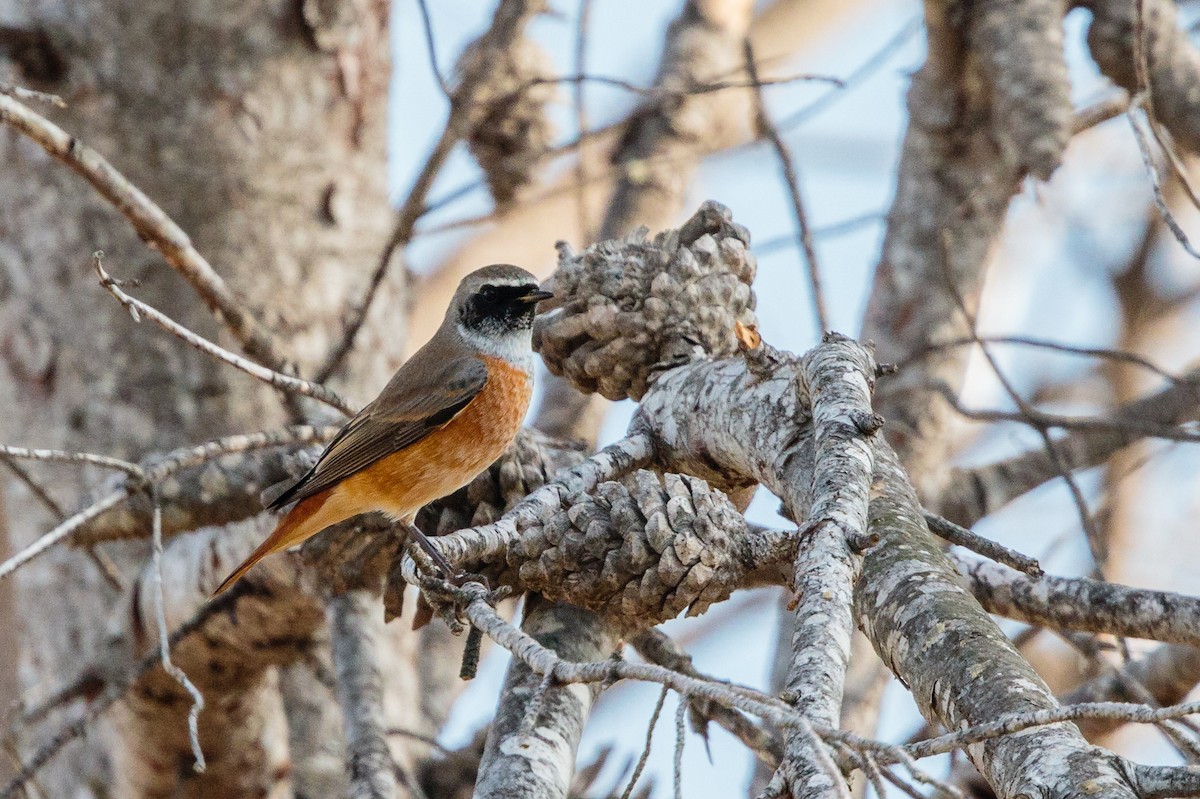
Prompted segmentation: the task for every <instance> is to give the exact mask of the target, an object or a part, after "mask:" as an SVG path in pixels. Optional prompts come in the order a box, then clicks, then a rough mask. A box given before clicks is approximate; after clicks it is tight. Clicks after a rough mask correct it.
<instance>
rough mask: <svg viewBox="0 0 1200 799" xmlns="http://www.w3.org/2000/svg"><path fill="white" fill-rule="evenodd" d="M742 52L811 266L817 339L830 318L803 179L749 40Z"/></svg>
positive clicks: (758, 117) (758, 118) (759, 117)
mask: <svg viewBox="0 0 1200 799" xmlns="http://www.w3.org/2000/svg"><path fill="white" fill-rule="evenodd" d="M743 48H744V50H745V54H746V71H747V72H748V73H749V74H750V82H751V84H753V86H754V101H755V119H756V122H757V126H758V131H759V135H761V136H764V137H766V139H767V140H768V141H769V142H770V143H771V146H772V147H773V148H774V149H775V155H776V156H777V157H778V158H779V165H780V167H781V168H782V170H783V181H784V184H785V187H786V188H787V191H788V197H789V198H790V199H791V201H792V211H793V212H794V213H795V215H796V236H797V238H798V239H799V240H800V249H801V250H802V251H803V252H804V260H805V261H806V262H807V263H808V283H809V290H810V291H811V292H812V302H813V313H814V315H815V316H816V322H817V339H818V340H819V339H820V338H821V336H823V335H824V334H825V331H826V330H829V329H830V327H829V314H828V312H827V311H826V309H825V293H824V292H823V291H822V289H821V268H820V264H819V263H818V261H817V249H816V247H815V246H814V245H813V234H812V228H811V227H810V226H809V223H808V213H807V212H806V211H805V210H804V199H803V198H802V197H801V195H800V179H799V177H798V176H797V174H796V165H795V163H794V162H793V160H792V156H791V153H789V152H788V149H787V145H786V144H784V142H783V138H782V137H780V135H779V130H778V129H777V128H776V127H775V124H774V123H773V122H771V117H770V115H769V114H768V113H767V105H766V101H765V100H764V99H763V92H762V87H763V82H762V81H761V80H760V79H759V76H758V66H757V65H756V63H755V60H754V48H753V46H752V45H751V44H750V39H749V38H747V39H746V41H745V43H744V45H743Z"/></svg>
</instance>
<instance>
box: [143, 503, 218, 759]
mask: <svg viewBox="0 0 1200 799" xmlns="http://www.w3.org/2000/svg"><path fill="white" fill-rule="evenodd" d="M150 494H151V499H152V501H153V503H154V524H153V538H152V540H153V546H154V621H155V624H157V625H158V658H159V661H160V662H161V663H162V667H163V671H165V672H166V673H167V674H170V675H171V677H173V678H174V679H175V682H177V683H179V684H180V685H181V686H183V689H184V690H185V691H187V692H188V694H190V695H191V697H192V706H191V707H190V708H189V709H188V720H187V725H188V740H189V741H191V744H192V757H193V758H194V762H193V763H192V768H193V769H194V770H195V771H196V773H197V774H203V773H204V769H205V768H206V766H205V763H204V751H203V750H202V749H201V748H200V711H202V710H204V695H203V694H202V693H200V689H199V688H197V687H196V685H195V684H194V683H193V682H192V681H191V680H189V679H188V676H187V675H186V674H184V673H183V669H181V668H179V667H178V666H176V665H175V663H174V662H172V660H171V637H170V635H169V634H168V631H167V610H166V600H165V599H164V598H163V567H162V559H163V535H162V503H161V502H160V501H159V497H158V487H157V486H155V487H154V488H152V489H151V491H150Z"/></svg>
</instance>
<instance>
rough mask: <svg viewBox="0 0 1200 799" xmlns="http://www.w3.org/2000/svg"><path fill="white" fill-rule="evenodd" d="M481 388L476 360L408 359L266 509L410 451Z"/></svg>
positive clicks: (483, 373) (481, 369) (483, 370)
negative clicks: (382, 388)
mask: <svg viewBox="0 0 1200 799" xmlns="http://www.w3.org/2000/svg"><path fill="white" fill-rule="evenodd" d="M422 354H423V353H422ZM420 361H424V362H423V363H422V362H420ZM485 383H487V366H486V365H485V364H484V363H483V361H481V360H479V359H478V358H475V357H472V356H467V357H459V358H453V359H451V360H448V361H445V362H443V363H440V364H437V363H430V362H429V359H427V358H420V357H419V356H418V357H414V358H413V359H412V360H410V361H409V362H408V363H406V364H404V366H403V367H401V368H400V371H398V372H396V375H395V376H394V377H393V378H392V380H391V382H389V383H388V385H387V387H386V388H385V389H384V390H383V392H382V393H381V394H380V395H379V398H378V399H376V400H375V401H374V402H372V403H371V404H370V405H368V406H367V407H365V408H363V409H362V410H361V411H359V412H358V415H357V416H355V417H354V418H353V419H351V420H350V421H349V422H347V423H346V426H345V427H343V428H342V429H341V431H340V432H339V433H338V434H337V436H335V437H334V439H333V441H331V442H329V446H328V447H326V448H325V451H324V452H323V453H322V454H321V457H320V458H318V459H317V462H316V464H314V465H313V467H312V468H311V469H309V471H308V473H307V474H305V475H304V476H303V477H301V478H300V479H299V480H297V481H296V483H295V485H293V486H292V487H291V488H289V489H287V490H286V491H284V492H283V493H282V494H280V495H279V496H277V497H275V498H274V499H273V500H272V501H271V502H270V504H269V505H268V506H267V507H268V509H271V510H274V509H276V508H281V507H283V506H284V505H288V504H290V503H292V502H300V501H302V500H304V499H307V498H308V497H311V496H313V495H315V494H319V493H321V492H322V491H324V490H326V489H328V488H332V487H333V486H335V485H337V484H338V483H340V482H341V481H343V480H345V479H346V478H347V477H349V476H351V475H352V474H355V473H356V472H359V471H362V470H363V469H365V468H367V467H368V466H370V465H371V464H373V463H375V462H376V461H378V460H380V459H381V458H385V457H387V456H388V455H391V454H393V453H395V452H398V451H400V450H402V449H404V448H405V447H409V446H412V445H413V444H415V443H417V442H418V441H420V440H421V439H423V438H425V437H426V436H428V435H429V434H430V433H432V432H434V431H435V430H437V429H438V428H440V427H442V426H444V425H445V424H447V423H448V422H449V421H450V420H451V419H453V418H454V417H455V416H457V415H458V414H459V412H460V411H462V409H463V408H465V407H466V406H467V404H468V403H469V402H470V401H471V400H472V399H474V398H475V395H476V394H478V393H479V392H480V390H481V389H482V388H483V386H484V384H485Z"/></svg>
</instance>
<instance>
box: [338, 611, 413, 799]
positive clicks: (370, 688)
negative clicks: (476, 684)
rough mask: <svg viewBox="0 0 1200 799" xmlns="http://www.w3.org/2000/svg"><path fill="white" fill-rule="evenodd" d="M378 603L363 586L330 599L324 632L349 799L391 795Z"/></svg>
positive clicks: (392, 798)
mask: <svg viewBox="0 0 1200 799" xmlns="http://www.w3.org/2000/svg"><path fill="white" fill-rule="evenodd" d="M381 611H382V608H381V606H380V604H379V602H378V600H376V599H373V598H372V596H371V595H370V594H369V593H368V592H366V591H361V590H360V591H348V592H346V593H344V594H341V595H339V596H336V597H334V598H333V599H332V600H330V603H329V610H328V618H329V634H330V639H331V642H332V646H333V665H334V669H335V670H336V672H337V687H338V690H337V696H338V702H339V704H340V705H341V707H342V719H343V724H344V726H345V730H346V756H347V759H348V763H347V766H348V769H349V772H350V797H351V799H395V797H396V796H397V788H396V774H395V770H394V766H393V763H392V754H391V752H390V751H389V750H388V745H387V724H386V723H385V722H384V718H383V675H382V674H381V673H380V668H379V652H378V650H379V648H380V647H381V646H382V645H383V641H382V640H381V639H382V635H383V624H382V618H383V613H382V612H381Z"/></svg>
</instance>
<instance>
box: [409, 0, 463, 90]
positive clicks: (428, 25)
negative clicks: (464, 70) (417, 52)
mask: <svg viewBox="0 0 1200 799" xmlns="http://www.w3.org/2000/svg"><path fill="white" fill-rule="evenodd" d="M417 8H419V9H420V10H421V24H422V25H423V26H424V27H425V47H426V49H427V50H428V52H429V70H430V71H431V72H432V73H433V77H434V80H436V81H437V85H438V86H439V87H440V88H441V90H442V94H444V95H446V99H448V100H451V101H453V99H454V96H453V92H452V91H451V90H450V84H449V83H448V82H447V81H446V77H445V76H444V75H443V74H442V68H441V67H440V66H439V65H438V57H437V45H436V44H435V43H434V37H433V19H432V18H431V16H430V14H429V6H428V4H427V3H426V2H425V0H417Z"/></svg>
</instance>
